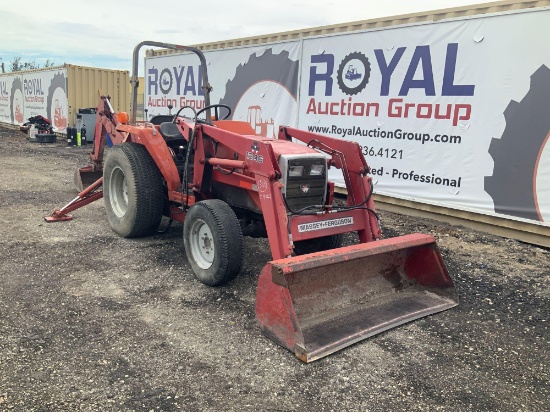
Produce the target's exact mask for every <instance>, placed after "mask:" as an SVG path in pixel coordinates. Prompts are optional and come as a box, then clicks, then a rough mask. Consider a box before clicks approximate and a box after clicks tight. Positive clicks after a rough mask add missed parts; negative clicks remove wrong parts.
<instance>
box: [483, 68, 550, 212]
mask: <svg viewBox="0 0 550 412" xmlns="http://www.w3.org/2000/svg"><path fill="white" fill-rule="evenodd" d="M504 118H505V120H506V128H505V129H504V132H503V134H502V136H501V138H493V139H492V140H491V145H490V147H489V153H490V154H491V156H492V158H493V161H494V169H493V175H492V176H486V177H485V182H484V183H485V185H484V188H485V191H486V192H487V193H488V194H489V195H490V196H491V197H492V198H493V202H494V206H495V212H496V213H500V214H504V215H510V216H516V217H520V218H524V219H530V220H536V221H541V222H542V221H544V219H543V213H542V212H541V204H539V195H538V193H540V187H539V189H537V182H539V186H540V182H541V181H542V180H541V179H542V178H544V179H546V180H545V182H548V176H542V178H541V176H540V175H541V171H540V170H539V166H540V159H541V155H542V153H543V151H544V150H545V146H546V145H547V144H549V143H548V142H549V140H550V69H549V68H548V67H547V66H545V65H542V66H541V67H540V68H539V69H538V70H537V71H536V72H535V73H533V75H532V76H531V87H530V89H529V91H528V92H527V94H526V95H525V96H524V97H523V99H522V100H521V102H516V101H514V100H512V101H511V102H510V103H509V104H508V107H507V108H506V110H505V111H504ZM545 206H546V207H548V205H547V204H545Z"/></svg>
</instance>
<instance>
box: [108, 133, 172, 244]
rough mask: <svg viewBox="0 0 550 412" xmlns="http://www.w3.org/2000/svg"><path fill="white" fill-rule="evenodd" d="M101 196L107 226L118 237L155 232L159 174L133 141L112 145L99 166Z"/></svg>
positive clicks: (160, 187)
mask: <svg viewBox="0 0 550 412" xmlns="http://www.w3.org/2000/svg"><path fill="white" fill-rule="evenodd" d="M103 196H104V198H105V210H106V212H107V219H108V220H109V224H110V225H111V228H112V229H113V230H114V231H115V232H116V233H117V234H118V235H120V236H122V237H139V236H145V235H149V234H151V233H153V232H155V231H156V230H157V228H158V226H159V224H160V221H161V219H162V212H163V208H164V198H165V195H164V186H163V182H162V175H161V173H160V171H159V169H158V167H157V165H156V164H155V162H154V161H153V158H152V157H151V155H150V154H149V152H147V149H146V148H145V146H143V145H141V144H137V143H129V142H128V143H121V144H118V145H115V146H113V148H112V149H111V150H110V151H109V154H108V155H107V159H106V160H105V166H104V168H103Z"/></svg>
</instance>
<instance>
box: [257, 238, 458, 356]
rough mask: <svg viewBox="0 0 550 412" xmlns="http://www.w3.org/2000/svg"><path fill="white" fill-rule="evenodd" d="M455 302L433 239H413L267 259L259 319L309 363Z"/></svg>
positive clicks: (273, 336) (274, 336)
mask: <svg viewBox="0 0 550 412" xmlns="http://www.w3.org/2000/svg"><path fill="white" fill-rule="evenodd" d="M456 305H458V298H457V296H456V293H455V288H454V285H453V281H452V280H451V278H450V277H449V274H448V273H447V270H446V268H445V265H444V263H443V260H442V259H441V255H440V253H439V250H438V248H437V245H436V243H435V239H434V238H433V237H432V236H427V235H421V234H413V235H407V236H402V237H397V238H392V239H385V240H380V241H375V242H370V243H363V244H359V245H353V246H347V247H342V248H339V249H333V250H329V251H325V252H317V253H311V254H309V255H302V256H295V257H291V258H286V259H279V260H274V261H271V262H269V263H268V264H267V265H265V266H264V268H263V269H262V272H261V274H260V278H259V280H258V291H257V296H256V317H257V319H258V322H259V324H260V327H261V328H262V331H263V332H264V333H265V334H266V335H267V336H269V337H270V338H271V339H273V340H275V341H276V342H277V343H279V344H281V345H282V346H284V347H286V348H288V349H290V350H291V351H293V352H294V353H295V354H296V356H297V357H298V358H300V359H301V360H302V361H304V362H312V361H314V360H316V359H319V358H322V357H324V356H327V355H329V354H331V353H333V352H336V351H337V350H339V349H342V348H344V347H346V346H349V345H352V344H353V343H355V342H358V341H360V340H362V339H365V338H367V337H369V336H372V335H375V334H377V333H380V332H383V331H385V330H388V329H391V328H393V327H396V326H398V325H401V324H403V323H406V322H410V321H413V320H415V319H418V318H422V317H424V316H428V315H431V314H433V313H436V312H441V311H443V310H446V309H449V308H452V307H453V306H456Z"/></svg>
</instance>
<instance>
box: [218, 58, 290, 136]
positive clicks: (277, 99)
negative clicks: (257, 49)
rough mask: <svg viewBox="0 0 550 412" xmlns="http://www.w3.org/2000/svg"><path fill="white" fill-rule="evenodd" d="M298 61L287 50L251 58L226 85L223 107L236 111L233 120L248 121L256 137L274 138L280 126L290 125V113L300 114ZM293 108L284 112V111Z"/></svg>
mask: <svg viewBox="0 0 550 412" xmlns="http://www.w3.org/2000/svg"><path fill="white" fill-rule="evenodd" d="M298 69H299V62H298V61H294V60H292V59H290V57H289V52H288V51H286V50H283V51H281V52H280V53H277V54H275V53H273V49H271V48H270V49H267V50H265V51H264V52H263V53H262V54H261V55H259V56H258V55H257V54H256V53H254V54H252V55H250V57H249V58H248V61H247V62H246V63H244V64H239V66H237V69H236V71H235V75H234V76H233V78H232V79H230V80H228V81H227V83H226V85H225V94H224V96H223V98H222V99H221V100H220V104H226V105H228V106H229V107H231V108H233V114H232V119H233V120H246V121H247V122H248V123H250V125H251V127H252V128H253V129H254V132H255V134H256V135H257V136H263V137H271V138H275V137H276V135H277V130H278V127H277V126H278V125H280V124H288V123H290V122H291V120H292V119H291V118H289V115H288V113H295V112H296V111H297V107H295V106H296V105H297V99H296V96H297V94H298V77H299V72H298ZM284 107H291V108H292V109H293V110H288V111H287V112H288V113H284V110H282V108H284Z"/></svg>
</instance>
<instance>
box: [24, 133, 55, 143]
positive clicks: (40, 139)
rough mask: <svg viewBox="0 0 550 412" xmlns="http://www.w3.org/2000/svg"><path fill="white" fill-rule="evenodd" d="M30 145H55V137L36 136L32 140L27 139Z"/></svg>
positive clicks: (50, 135) (52, 135) (47, 135)
mask: <svg viewBox="0 0 550 412" xmlns="http://www.w3.org/2000/svg"><path fill="white" fill-rule="evenodd" d="M29 142H31V143H56V142H57V136H56V135H55V134H36V135H34V138H31V139H29Z"/></svg>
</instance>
